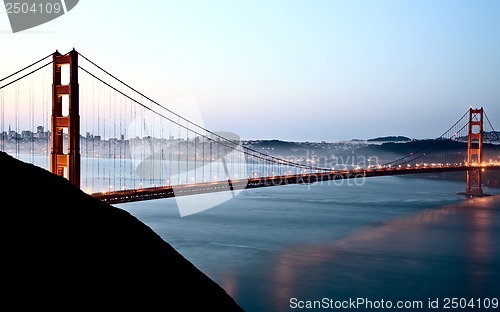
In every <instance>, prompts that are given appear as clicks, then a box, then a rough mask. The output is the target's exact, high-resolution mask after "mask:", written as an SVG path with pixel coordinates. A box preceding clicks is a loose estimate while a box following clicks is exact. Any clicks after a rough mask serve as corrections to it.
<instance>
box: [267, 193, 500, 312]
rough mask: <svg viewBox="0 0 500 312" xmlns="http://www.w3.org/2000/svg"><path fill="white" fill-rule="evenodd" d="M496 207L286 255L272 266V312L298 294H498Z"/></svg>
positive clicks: (437, 215) (452, 211)
mask: <svg viewBox="0 0 500 312" xmlns="http://www.w3.org/2000/svg"><path fill="white" fill-rule="evenodd" d="M499 202H500V201H499V199H498V198H494V197H489V198H478V199H474V200H467V201H466V202H464V203H460V204H451V205H447V206H444V207H441V208H437V209H427V210H424V211H421V212H418V213H415V214H414V215H411V216H408V217H404V218H401V219H396V220H390V221H387V222H385V223H383V224H381V225H380V226H379V227H377V228H370V229H366V230H360V231H358V232H356V233H353V234H352V235H349V236H347V237H345V238H343V239H340V240H337V241H334V242H331V243H323V244H316V243H310V244H304V245H296V246H292V247H291V248H289V249H287V250H283V251H282V252H281V253H280V254H279V255H278V256H277V257H276V264H275V266H274V268H273V283H274V286H273V289H274V290H275V291H274V300H272V301H273V302H275V303H278V304H277V305H276V306H275V308H276V310H277V311H281V310H283V311H286V310H287V309H285V308H284V306H283V304H282V303H284V302H285V303H286V302H288V301H289V299H290V298H292V297H297V294H301V293H304V294H305V295H304V297H302V299H303V300H315V299H316V300H319V299H321V298H322V297H325V296H326V297H328V296H330V297H332V296H333V297H336V298H337V299H343V300H345V299H348V298H349V297H353V296H356V297H369V298H374V299H380V298H384V299H385V300H390V299H392V300H415V299H419V300H424V301H425V300H427V299H428V298H432V297H439V296H441V297H444V296H454V297H457V296H458V297H460V296H466V297H469V298H477V297H480V296H488V295H489V296H494V295H496V296H499V295H500V286H499V284H498V280H497V278H494V277H495V276H497V277H498V275H499V273H500V266H499V263H498V260H500V258H499V256H500V253H499V250H498V248H499V244H498V239H497V241H496V242H495V243H496V245H494V244H493V240H492V235H495V234H497V237H498V234H499V231H498V227H497V228H496V229H495V230H494V229H493V228H492V221H493V220H492V211H493V210H496V211H495V212H496V213H497V215H498V207H499ZM496 220H497V221H498V216H497V217H496ZM494 260H496V264H495V262H494ZM318 273H319V274H318ZM311 275H315V277H312V276H311ZM318 285H321V286H320V287H317V286H318ZM307 289H309V290H307ZM322 289H323V291H321V290H322Z"/></svg>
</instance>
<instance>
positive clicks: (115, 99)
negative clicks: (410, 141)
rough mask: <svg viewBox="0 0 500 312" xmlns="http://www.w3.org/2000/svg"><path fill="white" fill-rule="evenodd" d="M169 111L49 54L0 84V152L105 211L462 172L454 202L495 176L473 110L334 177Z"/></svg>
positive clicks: (96, 71)
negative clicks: (106, 206)
mask: <svg viewBox="0 0 500 312" xmlns="http://www.w3.org/2000/svg"><path fill="white" fill-rule="evenodd" d="M181 105H189V103H188V102H186V101H184V102H182V101H181ZM170 106H172V105H170ZM170 106H169V105H162V104H160V103H159V102H157V101H155V100H153V99H151V98H150V97H148V96H146V95H145V94H144V93H141V92H139V91H138V90H137V89H136V88H134V87H132V86H130V85H128V84H126V83H125V82H124V81H122V80H120V79H119V78H117V77H116V76H115V75H113V74H111V73H110V72H109V71H107V70H105V69H104V68H103V67H101V66H99V65H97V64H96V63H95V62H93V61H91V60H90V59H89V58H87V57H86V56H84V55H83V54H81V53H79V52H77V51H76V50H75V49H73V50H72V51H70V52H68V53H66V54H60V53H59V52H58V51H56V52H54V53H51V54H49V55H47V56H45V57H43V58H41V59H39V60H37V61H36V62H34V63H32V64H30V65H28V66H25V67H23V68H22V69H20V70H18V71H16V72H14V73H12V74H10V75H8V76H5V77H4V78H2V79H1V80H0V114H1V120H0V128H1V129H0V150H1V151H3V152H6V153H8V154H10V155H12V156H14V157H16V158H18V159H21V160H23V161H26V162H29V163H32V164H34V165H37V166H40V167H42V168H45V169H47V170H50V171H51V172H52V173H54V174H57V175H59V176H64V177H66V178H67V179H68V180H69V181H70V182H71V183H73V184H74V185H75V186H77V187H78V188H81V189H82V190H83V191H84V192H86V193H88V194H90V195H92V196H94V197H96V198H98V199H101V200H103V201H106V202H108V203H126V202H132V201H140V200H150V199H159V198H167V197H178V196H186V195H194V194H204V193H212V192H223V191H227V192H235V191H239V190H243V189H248V188H257V187H267V186H279V185H289V184H310V183H315V182H321V181H332V180H342V179H358V178H367V177H376V176H388V175H406V174H419V173H439V172H454V171H463V172H466V183H465V184H466V185H465V189H464V191H463V192H458V194H460V195H465V196H468V197H474V196H487V195H489V194H486V193H484V192H483V188H482V186H483V183H482V174H483V171H485V170H490V169H493V170H498V169H500V162H499V160H500V152H499V149H498V143H500V138H499V137H498V132H496V131H495V129H494V128H493V126H492V124H491V122H490V120H489V118H488V116H487V115H486V112H485V111H484V109H483V108H482V107H480V108H472V107H470V108H469V109H468V110H467V111H466V112H465V113H464V114H463V115H462V116H461V117H460V118H459V119H458V121H457V122H456V123H455V124H453V125H452V126H451V127H450V128H448V130H446V131H445V132H444V133H443V134H442V135H441V136H439V137H436V138H435V139H433V140H426V141H425V144H419V145H418V148H415V150H413V151H411V152H410V153H408V154H407V155H403V156H400V157H396V158H395V159H392V160H388V161H386V162H384V163H377V164H369V165H365V166H359V165H357V166H351V167H348V166H345V167H344V168H335V167H334V166H319V165H315V164H314V163H312V162H309V161H304V160H301V159H297V158H295V159H286V158H284V157H277V156H273V155H270V154H268V153H264V152H263V151H261V150H257V149H254V148H252V147H250V146H246V145H243V144H242V142H241V140H240V139H239V137H238V136H237V135H235V134H232V133H229V132H225V133H223V132H214V131H210V130H209V129H206V128H205V127H204V126H202V125H201V124H200V123H199V122H195V121H193V120H191V119H190V118H188V117H187V116H182V115H180V114H178V113H176V112H175V109H174V108H173V107H170ZM485 133H489V134H491V135H485ZM495 143H496V144H495ZM42 183H43V182H42Z"/></svg>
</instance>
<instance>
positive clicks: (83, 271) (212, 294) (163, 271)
mask: <svg viewBox="0 0 500 312" xmlns="http://www.w3.org/2000/svg"><path fill="white" fill-rule="evenodd" d="M0 163H1V164H2V169H3V170H2V178H1V179H0V190H1V192H2V221H3V222H2V231H3V232H2V233H3V234H4V235H2V242H1V244H2V272H1V275H2V283H3V284H4V285H5V286H6V287H4V290H3V293H2V299H3V300H2V301H3V305H4V306H11V307H16V309H22V310H24V309H23V308H25V310H28V311H29V310H39V309H44V308H45V309H49V310H63V311H73V310H95V309H102V310H112V311H118V310H139V311H152V310H164V311H205V310H207V311H243V309H242V308H240V307H239V306H238V304H237V303H236V302H235V301H234V300H233V298H231V297H230V296H229V295H228V294H227V293H226V292H225V290H224V289H223V288H222V287H220V286H219V285H218V284H216V283H215V282H214V281H212V280H211V279H210V278H209V277H208V276H206V275H205V274H204V273H202V272H201V271H200V270H198V269H197V268H196V267H195V266H194V265H193V264H192V263H191V262H189V261H188V260H187V259H186V258H184V257H183V256H182V255H181V254H179V253H178V252H177V251H176V250H175V249H174V248H173V247H172V246H171V245H169V244H168V243H167V242H165V241H164V240H163V239H162V238H161V237H160V236H159V235H158V234H156V233H155V232H154V231H153V230H152V229H151V228H150V227H148V226H146V225H145V224H144V223H142V222H141V221H139V220H138V219H137V218H135V217H134V216H132V215H131V214H130V213H128V212H126V211H125V210H122V209H119V208H116V207H114V206H110V205H108V204H106V203H104V202H101V201H99V200H97V199H95V198H93V197H92V196H90V195H87V194H85V193H84V192H83V191H81V190H80V189H78V188H77V187H75V186H74V185H73V184H71V183H70V182H69V181H68V180H67V179H65V178H63V177H60V176H57V175H54V174H52V173H50V172H49V171H47V170H44V169H42V168H40V167H36V166H34V165H31V164H27V163H24V162H21V161H19V160H17V159H15V158H13V157H11V156H10V155H8V154H6V153H4V152H0Z"/></svg>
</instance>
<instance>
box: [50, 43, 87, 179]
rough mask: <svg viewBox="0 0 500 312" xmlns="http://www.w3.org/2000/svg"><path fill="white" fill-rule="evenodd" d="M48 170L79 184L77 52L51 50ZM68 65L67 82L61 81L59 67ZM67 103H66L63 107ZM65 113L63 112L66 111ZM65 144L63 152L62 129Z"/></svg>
mask: <svg viewBox="0 0 500 312" xmlns="http://www.w3.org/2000/svg"><path fill="white" fill-rule="evenodd" d="M52 57H53V61H54V62H53V83H52V117H51V126H52V129H51V141H52V148H51V152H50V171H51V172H52V173H54V174H57V175H59V176H63V177H66V178H67V179H68V180H69V181H70V182H71V183H73V184H74V185H75V186H77V187H78V188H80V113H79V94H78V89H79V87H78V53H77V52H76V51H75V49H73V50H72V51H71V52H69V53H68V54H66V55H61V54H60V53H59V52H58V51H56V52H55V53H54V54H53V56H52ZM62 65H69V83H68V84H66V85H63V84H62V79H61V67H62ZM66 105H67V107H66ZM66 111H67V115H64V113H66ZM65 129H66V130H67V138H68V148H67V152H68V153H67V154H65V153H64V135H65V133H64V130H65Z"/></svg>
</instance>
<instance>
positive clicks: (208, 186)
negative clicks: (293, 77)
mask: <svg viewBox="0 0 500 312" xmlns="http://www.w3.org/2000/svg"><path fill="white" fill-rule="evenodd" d="M477 168H481V169H484V170H489V169H494V170H500V165H499V164H490V165H483V166H465V165H461V164H460V165H449V166H446V165H442V166H418V167H413V168H404V167H395V168H394V167H384V168H370V169H353V170H341V171H325V172H318V173H305V174H295V175H286V176H272V177H259V178H249V179H238V180H228V181H218V182H203V183H195V184H183V185H168V186H159V187H149V188H140V189H130V190H120V191H111V192H102V193H93V194H91V195H92V196H93V197H95V198H97V199H100V200H102V201H104V202H107V203H109V204H117V203H128V202H135V201H143V200H152V199H160V198H169V197H179V196H187V195H196V194H205V193H214V192H223V191H235V190H244V189H251V188H257V187H268V186H279V185H288V184H312V183H315V182H322V181H332V180H342V179H359V178H368V177H380V176H391V175H407V174H419V173H441V172H454V171H467V170H471V169H477Z"/></svg>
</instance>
